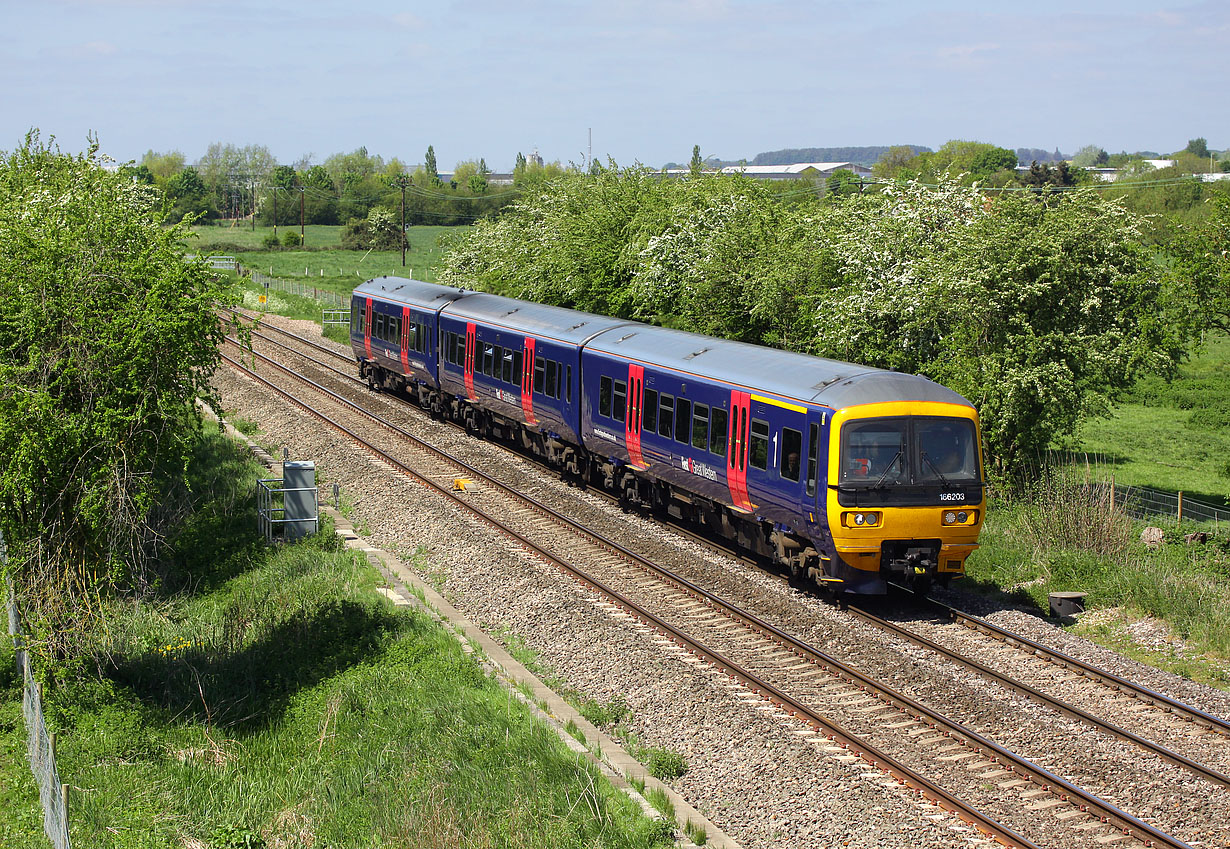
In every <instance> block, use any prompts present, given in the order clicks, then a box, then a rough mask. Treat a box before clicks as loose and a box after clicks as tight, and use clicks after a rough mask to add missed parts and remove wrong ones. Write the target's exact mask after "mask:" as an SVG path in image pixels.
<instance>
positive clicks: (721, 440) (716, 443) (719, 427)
mask: <svg viewBox="0 0 1230 849" xmlns="http://www.w3.org/2000/svg"><path fill="white" fill-rule="evenodd" d="M727 421H728V418H727V414H726V411H725V410H723V409H722V408H721V407H714V408H713V419H712V424H711V425H710V427H709V450H710V451H712V452H713V453H714V454H716V455H718V456H719V457H725V456H726V423H727Z"/></svg>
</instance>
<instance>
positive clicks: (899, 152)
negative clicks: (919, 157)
mask: <svg viewBox="0 0 1230 849" xmlns="http://www.w3.org/2000/svg"><path fill="white" fill-rule="evenodd" d="M915 156H916V154H915V153H914V148H912V147H910V146H909V145H908V144H897V145H893V146H892V147H890V148H889V149H888V150H886V151H884V153H883V154H882V155H881V156H880V158H879V159H878V160H876V163H875V165H872V166H871V173H872V174H874V175H875V176H877V177H880V178H881V179H886V180H892V179H894V178H896V177H898V176H902V172H903V171H906V170H908V169H909V165H910V162H911V161H913V159H914V157H915ZM905 176H910V175H905Z"/></svg>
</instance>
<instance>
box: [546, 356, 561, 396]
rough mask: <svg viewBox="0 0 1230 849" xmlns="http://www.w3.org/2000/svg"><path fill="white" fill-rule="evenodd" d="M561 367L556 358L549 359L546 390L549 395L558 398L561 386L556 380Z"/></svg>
mask: <svg viewBox="0 0 1230 849" xmlns="http://www.w3.org/2000/svg"><path fill="white" fill-rule="evenodd" d="M558 369H559V363H557V362H556V361H555V360H547V379H546V381H544V385H545V387H546V388H545V390H544V391H545V392H546V393H547V396H548V397H551V398H558V397H559V387H558V385H557V384H556V382H555V372H556V371H557V370H558Z"/></svg>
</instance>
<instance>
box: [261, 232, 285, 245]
mask: <svg viewBox="0 0 1230 849" xmlns="http://www.w3.org/2000/svg"><path fill="white" fill-rule="evenodd" d="M261 244H262V245H264V246H265V247H267V248H271V249H272V248H276V247H278V246H280V245H281V242H279V241H278V234H277V233H275V232H273V231H272V230H270V231H269V232H268V233H266V234H265V237H264V238H263V239H261Z"/></svg>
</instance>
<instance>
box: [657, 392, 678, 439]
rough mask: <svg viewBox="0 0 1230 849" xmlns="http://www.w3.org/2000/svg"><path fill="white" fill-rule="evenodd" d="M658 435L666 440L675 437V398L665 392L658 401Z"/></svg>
mask: <svg viewBox="0 0 1230 849" xmlns="http://www.w3.org/2000/svg"><path fill="white" fill-rule="evenodd" d="M658 434H659V435H661V436H665V437H666V438H667V439H670V438H671V437H672V436H674V435H675V396H674V395H667V394H666V393H665V392H663V393H662V397H661V398H660V399H659V401H658Z"/></svg>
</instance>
